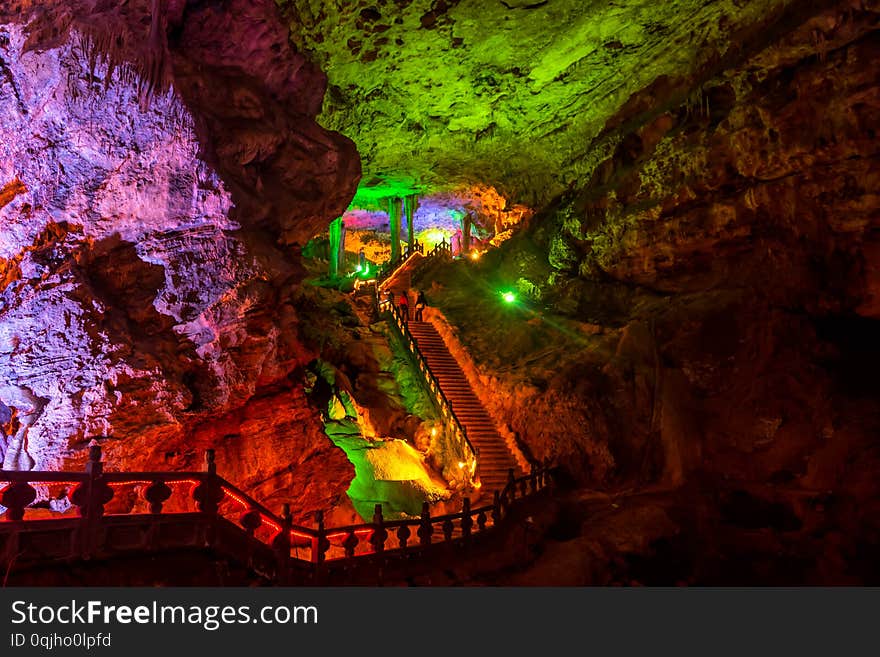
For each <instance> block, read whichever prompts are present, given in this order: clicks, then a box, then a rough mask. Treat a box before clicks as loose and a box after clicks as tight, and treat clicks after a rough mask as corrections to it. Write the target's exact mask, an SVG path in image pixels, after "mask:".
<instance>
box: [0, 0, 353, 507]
mask: <svg viewBox="0 0 880 657" xmlns="http://www.w3.org/2000/svg"><path fill="white" fill-rule="evenodd" d="M324 85H325V79H324V76H323V74H321V72H320V71H319V70H317V69H316V68H315V67H314V66H313V65H311V64H309V63H308V62H307V61H306V60H305V58H304V57H302V56H301V55H299V54H297V53H295V52H294V51H292V50H291V48H290V47H289V46H288V44H287V31H286V28H285V27H284V26H283V25H282V24H281V23H280V22H279V20H278V17H277V15H276V10H275V7H274V5H273V4H272V3H271V2H269V1H268V0H266V1H259V2H243V1H242V2H232V3H225V4H224V5H222V6H221V5H218V4H216V3H207V2H181V1H177V0H172V1H170V2H152V3H150V2H147V1H146V0H140V1H133V2H128V3H121V4H120V3H108V2H100V1H97V0H82V1H78V2H73V3H71V2H39V3H36V2H30V1H27V0H26V1H16V2H12V3H4V4H3V6H2V8H0V107H2V108H3V112H2V114H0V190H2V191H0V220H2V226H0V271H2V276H0V292H2V308H0V412H2V413H0V420H2V437H0V456H2V457H3V467H4V468H11V469H30V468H36V469H59V468H62V467H70V466H75V465H76V464H77V463H78V462H79V461H80V460H81V459H82V458H83V454H84V446H85V444H86V443H87V441H88V440H89V439H91V438H93V437H95V436H98V437H102V438H101V442H102V443H103V445H104V448H105V450H104V451H105V454H106V457H107V460H108V461H109V467H111V468H115V467H118V466H121V465H123V464H124V466H125V468H126V469H129V470H132V469H138V468H146V469H152V470H155V469H181V468H200V467H201V463H202V458H203V457H202V452H203V450H204V448H206V447H208V446H215V447H217V448H218V452H219V458H218V460H219V471H220V473H221V474H223V475H225V476H227V477H228V478H230V479H231V480H233V481H235V482H238V483H242V484H243V485H244V486H246V487H250V488H251V489H252V490H254V491H258V492H259V493H261V494H263V493H265V496H266V497H267V498H268V499H269V500H270V501H272V502H273V503H274V502H277V504H276V506H280V503H281V501H294V502H295V506H297V509H296V510H298V511H302V510H303V509H315V508H322V507H326V506H327V505H328V504H330V503H331V502H332V501H333V500H334V499H336V498H338V497H339V496H344V492H345V489H346V488H347V486H348V482H349V481H350V479H351V476H352V474H353V469H352V468H351V465H350V464H349V463H348V461H347V460H346V459H345V457H344V455H343V454H342V453H341V451H340V450H338V449H336V448H334V447H333V446H332V444H331V443H330V442H329V441H328V440H327V438H326V436H324V435H323V433H322V432H321V423H320V414H319V411H318V410H317V409H314V408H311V407H310V406H309V405H308V404H307V403H306V400H305V396H304V393H303V391H302V385H301V382H300V380H299V378H298V376H297V374H296V372H297V368H301V367H302V366H303V365H304V364H305V363H307V362H308V361H309V360H310V359H311V357H312V352H310V350H309V348H308V347H307V346H305V345H304V344H303V340H302V338H301V336H300V334H299V330H298V325H299V322H300V317H299V316H298V313H297V310H296V309H295V308H294V306H293V302H292V301H291V298H292V295H293V294H294V293H295V290H296V288H297V286H298V283H299V281H300V280H301V278H302V276H303V271H302V270H301V269H299V268H298V266H297V264H296V263H297V261H296V249H295V247H294V248H291V247H289V246H284V245H289V244H294V243H296V242H302V241H304V240H305V239H306V238H308V237H309V236H311V234H312V233H313V232H314V231H315V230H317V229H319V228H320V227H321V226H322V225H324V224H325V223H326V222H327V221H329V220H330V219H332V218H333V217H334V216H336V215H338V214H339V213H341V212H342V210H344V208H345V206H346V205H347V204H348V201H349V200H350V198H351V196H352V195H353V193H354V189H355V187H356V185H357V181H358V177H359V171H360V165H359V159H358V156H357V153H356V151H355V150H354V147H353V145H352V144H351V142H350V141H349V140H347V139H346V138H344V137H342V136H340V135H338V134H335V133H332V132H328V131H326V130H324V129H323V128H321V127H320V126H319V125H318V124H317V123H316V122H315V114H316V113H317V111H318V108H319V106H320V102H321V98H322V96H323V93H324ZM245 406H246V408H245ZM269 455H271V457H270V456H269ZM296 469H299V470H300V475H301V476H298V477H291V475H290V473H291V472H292V471H294V470H296ZM303 472H310V473H317V472H320V476H317V475H316V474H309V475H308V476H306V474H303Z"/></svg>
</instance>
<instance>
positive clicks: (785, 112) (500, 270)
mask: <svg viewBox="0 0 880 657" xmlns="http://www.w3.org/2000/svg"><path fill="white" fill-rule="evenodd" d="M878 20H880V14H878V12H877V10H876V9H875V8H873V6H871V5H870V3H859V2H856V3H840V5H839V7H838V8H836V9H833V10H826V11H821V12H817V13H816V14H815V15H814V16H811V17H809V18H808V19H806V20H803V21H802V22H800V23H799V24H797V25H795V26H793V27H792V29H791V30H790V31H788V32H786V33H784V34H781V35H780V36H779V38H777V39H775V40H774V41H773V42H772V43H771V44H770V45H769V46H768V47H766V48H765V49H763V50H761V51H760V52H759V53H757V54H756V55H754V56H753V57H750V58H748V59H747V60H745V61H744V62H743V63H742V64H740V65H737V66H736V67H732V68H728V69H726V70H724V71H722V72H720V73H719V74H717V75H715V76H713V77H710V78H708V79H705V80H699V79H697V78H691V82H692V89H691V91H690V93H686V94H683V97H684V98H685V100H684V102H681V103H679V102H677V101H676V97H677V95H678V94H679V91H676V92H675V93H672V91H671V90H672V89H673V88H678V89H679V90H680V85H681V84H683V81H682V80H679V81H677V82H676V84H675V85H672V84H670V81H669V80H658V81H657V82H656V83H655V84H652V85H650V86H649V87H647V88H645V89H644V90H642V91H641V92H639V93H637V94H634V95H633V96H632V97H631V98H630V100H629V101H628V102H627V103H626V104H625V106H624V108H623V109H622V110H621V112H620V113H618V114H617V115H615V116H614V117H611V118H610V119H609V120H608V122H607V124H606V129H605V130H604V131H603V132H602V133H601V134H600V135H599V136H597V138H596V139H595V140H594V141H592V142H591V143H590V145H589V150H588V151H585V153H584V155H583V157H584V158H585V160H586V159H588V158H594V159H595V161H596V166H595V167H594V169H593V170H592V172H591V174H590V175H589V176H587V177H586V178H584V179H583V180H581V181H579V182H578V184H576V185H573V186H572V188H571V189H570V190H569V191H568V192H567V193H566V194H564V195H562V196H561V197H560V198H558V199H557V200H556V202H555V203H554V204H552V205H551V206H550V207H548V208H547V209H545V210H544V211H543V212H542V213H539V215H538V216H537V217H536V218H535V220H534V221H533V222H532V223H531V226H530V227H529V229H528V230H527V231H526V233H524V234H522V235H519V236H516V237H514V238H513V239H511V240H510V241H509V242H507V243H505V244H504V245H502V247H501V250H500V252H499V253H494V254H492V253H490V254H487V255H486V256H484V258H483V261H482V262H481V263H480V264H479V265H474V264H473V263H460V264H459V265H457V267H456V268H450V269H447V270H445V271H442V270H441V271H436V272H434V280H435V283H434V289H433V300H434V302H435V303H439V305H441V307H442V308H443V309H444V311H446V313H447V316H449V318H450V319H451V320H452V322H453V324H455V325H456V327H457V331H458V333H459V336H460V338H461V340H462V342H463V343H464V344H465V345H467V346H468V347H469V348H470V350H471V352H472V353H473V354H474V355H475V357H476V358H477V359H478V361H480V363H481V365H482V369H483V376H484V381H485V383H486V387H487V389H489V390H494V391H496V394H495V395H494V404H493V405H494V408H493V410H494V412H495V413H496V415H497V416H498V417H501V418H504V419H505V420H506V421H507V423H508V424H509V426H510V429H511V430H512V431H513V432H514V433H515V434H516V435H517V436H518V437H519V438H520V440H521V441H522V442H523V444H524V446H525V447H526V448H527V449H528V450H530V451H531V453H532V455H534V456H536V457H539V458H545V457H549V458H551V459H553V460H555V461H557V462H558V463H560V464H562V465H563V468H564V470H565V472H566V474H567V475H568V476H569V477H571V478H572V479H573V480H574V481H576V482H578V484H579V485H580V486H586V487H589V488H600V489H604V490H608V491H618V492H619V491H627V490H629V491H633V490H635V491H641V492H643V493H644V492H648V491H654V492H656V491H670V490H674V489H678V490H681V491H687V497H686V499H685V494H684V493H682V496H681V499H679V500H678V501H677V502H676V504H678V505H684V507H687V508H688V509H690V510H689V511H687V513H690V514H691V515H692V517H691V518H690V521H689V522H690V530H688V529H687V528H686V527H685V525H684V524H682V523H677V522H672V523H671V525H670V526H672V527H673V529H670V530H669V532H668V535H667V538H668V537H669V536H671V535H672V534H673V533H675V532H680V536H685V535H687V536H690V538H688V539H687V540H688V541H690V540H693V541H699V542H700V543H699V544H700V545H704V547H707V550H708V548H709V547H712V549H713V550H715V551H714V552H712V553H711V555H710V554H709V552H708V551H707V552H706V555H708V556H705V559H713V558H714V559H717V558H718V557H719V554H722V553H727V555H728V556H731V555H732V556H731V558H737V559H739V558H741V557H742V555H743V554H746V553H749V552H750V551H752V552H754V553H755V554H758V553H760V555H761V556H760V560H761V563H762V564H763V566H764V567H767V568H768V569H769V570H768V572H772V571H773V569H774V568H775V567H776V566H778V565H779V563H778V560H779V559H780V557H779V555H787V556H786V557H785V558H794V557H795V556H796V557H797V559H800V561H797V565H792V566H791V568H792V569H791V570H790V571H788V570H787V571H785V575H784V576H783V575H782V574H780V577H782V578H783V579H784V581H786V582H792V581H806V580H807V579H808V578H812V579H811V581H816V582H826V583H827V582H832V581H833V582H845V581H853V580H852V579H850V578H853V577H854V578H855V580H859V581H864V579H865V578H866V577H875V576H876V569H872V568H871V567H868V566H867V564H866V563H865V562H864V559H863V555H864V554H867V553H868V552H869V551H870V550H873V549H876V545H877V544H878V542H880V539H878V537H880V531H878V530H880V486H878V484H877V481H876V477H875V474H874V473H876V472H877V469H878V467H880V462H878V452H877V436H878V435H880V433H878V432H880V401H878V400H880V394H878V392H880V388H878V384H877V377H876V372H877V368H878V366H880V349H878V346H877V343H876V336H877V335H878V334H880V333H878V328H880V316H878V312H877V293H878V292H877V291H878V277H877V271H878V265H880V263H878V243H880V241H878V240H880V203H878V196H877V194H876V189H877V184H878V182H880V180H878V177H880V150H878V142H877V138H876V137H877V132H878V129H880V123H878V117H880V112H878V104H880V85H878V82H880V78H878V69H877V67H876V66H874V65H873V62H875V61H876V58H877V56H878V54H880V30H878ZM475 279H483V280H484V282H485V283H486V284H485V285H484V286H483V287H482V288H479V287H475V286H474V285H473V284H471V285H470V287H469V293H468V294H467V295H462V294H460V293H458V292H456V291H455V288H457V287H459V286H465V285H468V283H467V281H473V280H475ZM505 286H507V287H508V289H510V288H516V289H518V291H519V293H520V296H521V298H522V299H523V300H524V301H523V303H521V304H519V305H518V306H506V307H505V305H504V304H502V303H500V302H499V299H498V297H497V292H498V290H500V289H504V287H505ZM483 290H488V291H489V292H488V294H485V293H484V291H483ZM430 299H432V295H431V294H429V300H430ZM476 308H479V315H478V316H475V312H474V310H475V309H476ZM487 326H488V327H490V328H489V329H488V330H486V327H487ZM872 336H873V337H872ZM694 500H699V504H695V502H694ZM644 504H647V505H648V506H651V504H652V503H651V502H644ZM655 504H656V503H655ZM600 507H601V508H602V509H603V513H608V514H613V513H614V511H613V510H611V509H610V507H607V508H606V507H605V506H602V505H601V504H599V505H594V508H592V509H591V511H590V513H593V512H595V511H596V509H597V508H600ZM615 508H616V507H615ZM655 508H656V506H655ZM679 511H681V508H679ZM697 515H699V516H700V518H699V519H695V517H696V516H697ZM583 522H584V525H583V529H582V528H579V527H578V528H575V529H574V530H573V531H574V532H575V533H577V532H580V531H583V532H588V529H587V528H588V525H589V523H590V522H591V520H590V518H589V517H588V518H585V519H584V521H583ZM621 522H623V521H621ZM624 524H625V523H624ZM621 526H622V525H621ZM719 527H721V528H722V529H723V528H726V530H725V531H721V530H719ZM731 528H733V529H735V530H736V532H738V533H735V532H730V531H729V530H730V529H731ZM625 530H626V531H627V532H630V533H632V532H633V531H638V527H635V526H627V527H626V528H625ZM691 530H692V531H691ZM652 531H653V530H652ZM664 531H666V530H664ZM689 531H691V533H688V532H689ZM725 532H726V533H725ZM749 532H751V533H749ZM757 536H760V538H756V537H757ZM719 537H721V538H719ZM682 541H684V539H682ZM712 541H716V543H714V544H712V545H711V546H710V544H711V543H712ZM609 549H611V548H609ZM639 549H641V548H639ZM645 549H646V550H647V548H645ZM793 555H794V556H793ZM606 556H607V555H606ZM618 556H619V555H618ZM642 556H644V555H642ZM667 556H669V555H667ZM679 556H680V555H679ZM692 556H693V555H692ZM585 558H587V557H584V556H583V554H580V553H579V556H577V559H580V560H583V559H585ZM609 558H610V557H609ZM670 558H671V557H670ZM694 558H695V559H696V560H697V561H699V560H701V559H703V558H704V557H703V556H695V557H694ZM756 559H757V557H756ZM548 563H549V562H548ZM739 566H742V568H743V570H742V571H737V572H740V574H742V575H743V578H744V579H740V580H739V582H740V583H742V582H744V581H775V580H773V579H772V577H770V576H769V575H768V576H767V577H766V578H764V579H760V577H761V576H760V575H756V571H755V570H751V569H750V568H751V567H750V566H749V565H748V564H746V563H745V562H738V567H739ZM848 567H852V568H854V569H855V570H854V571H852V572H848V571H847V570H846V569H847V568H848ZM710 570H711V572H712V573H714V575H713V577H714V576H719V577H720V576H721V573H722V572H723V570H724V567H723V564H721V562H720V561H716V562H715V563H714V564H713V567H712V568H711V569H710ZM808 571H809V577H808V575H807V573H808ZM707 572H708V571H707ZM780 572H781V571H780ZM691 574H693V573H691ZM749 578H751V579H749ZM785 578H788V579H785ZM697 581H699V580H697ZM713 581H720V580H713ZM667 583H674V582H671V581H667Z"/></svg>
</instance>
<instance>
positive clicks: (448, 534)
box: [443, 518, 455, 541]
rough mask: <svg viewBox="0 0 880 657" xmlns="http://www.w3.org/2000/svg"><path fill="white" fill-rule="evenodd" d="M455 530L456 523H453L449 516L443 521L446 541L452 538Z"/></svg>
mask: <svg viewBox="0 0 880 657" xmlns="http://www.w3.org/2000/svg"><path fill="white" fill-rule="evenodd" d="M454 530H455V525H453V524H452V519H451V518H447V519H446V520H444V521H443V538H444V540H446V541H451V540H452V532H453V531H454Z"/></svg>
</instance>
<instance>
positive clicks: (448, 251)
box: [428, 237, 452, 258]
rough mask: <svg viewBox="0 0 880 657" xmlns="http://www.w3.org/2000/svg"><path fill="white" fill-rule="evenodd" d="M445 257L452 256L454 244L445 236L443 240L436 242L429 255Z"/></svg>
mask: <svg viewBox="0 0 880 657" xmlns="http://www.w3.org/2000/svg"><path fill="white" fill-rule="evenodd" d="M435 256H437V257H444V258H449V257H451V256H452V245H451V244H450V243H449V242H447V241H446V238H445V237H444V238H443V241H441V242H440V243H438V244H436V245H435V246H434V248H433V249H431V250H430V251H429V252H428V257H429V258H432V257H435Z"/></svg>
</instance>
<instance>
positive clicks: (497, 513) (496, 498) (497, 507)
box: [492, 490, 501, 527]
mask: <svg viewBox="0 0 880 657" xmlns="http://www.w3.org/2000/svg"><path fill="white" fill-rule="evenodd" d="M500 522H501V492H500V491H497V490H496V491H494V492H493V493H492V525H493V526H494V527H497V526H498V524H499V523H500Z"/></svg>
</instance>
